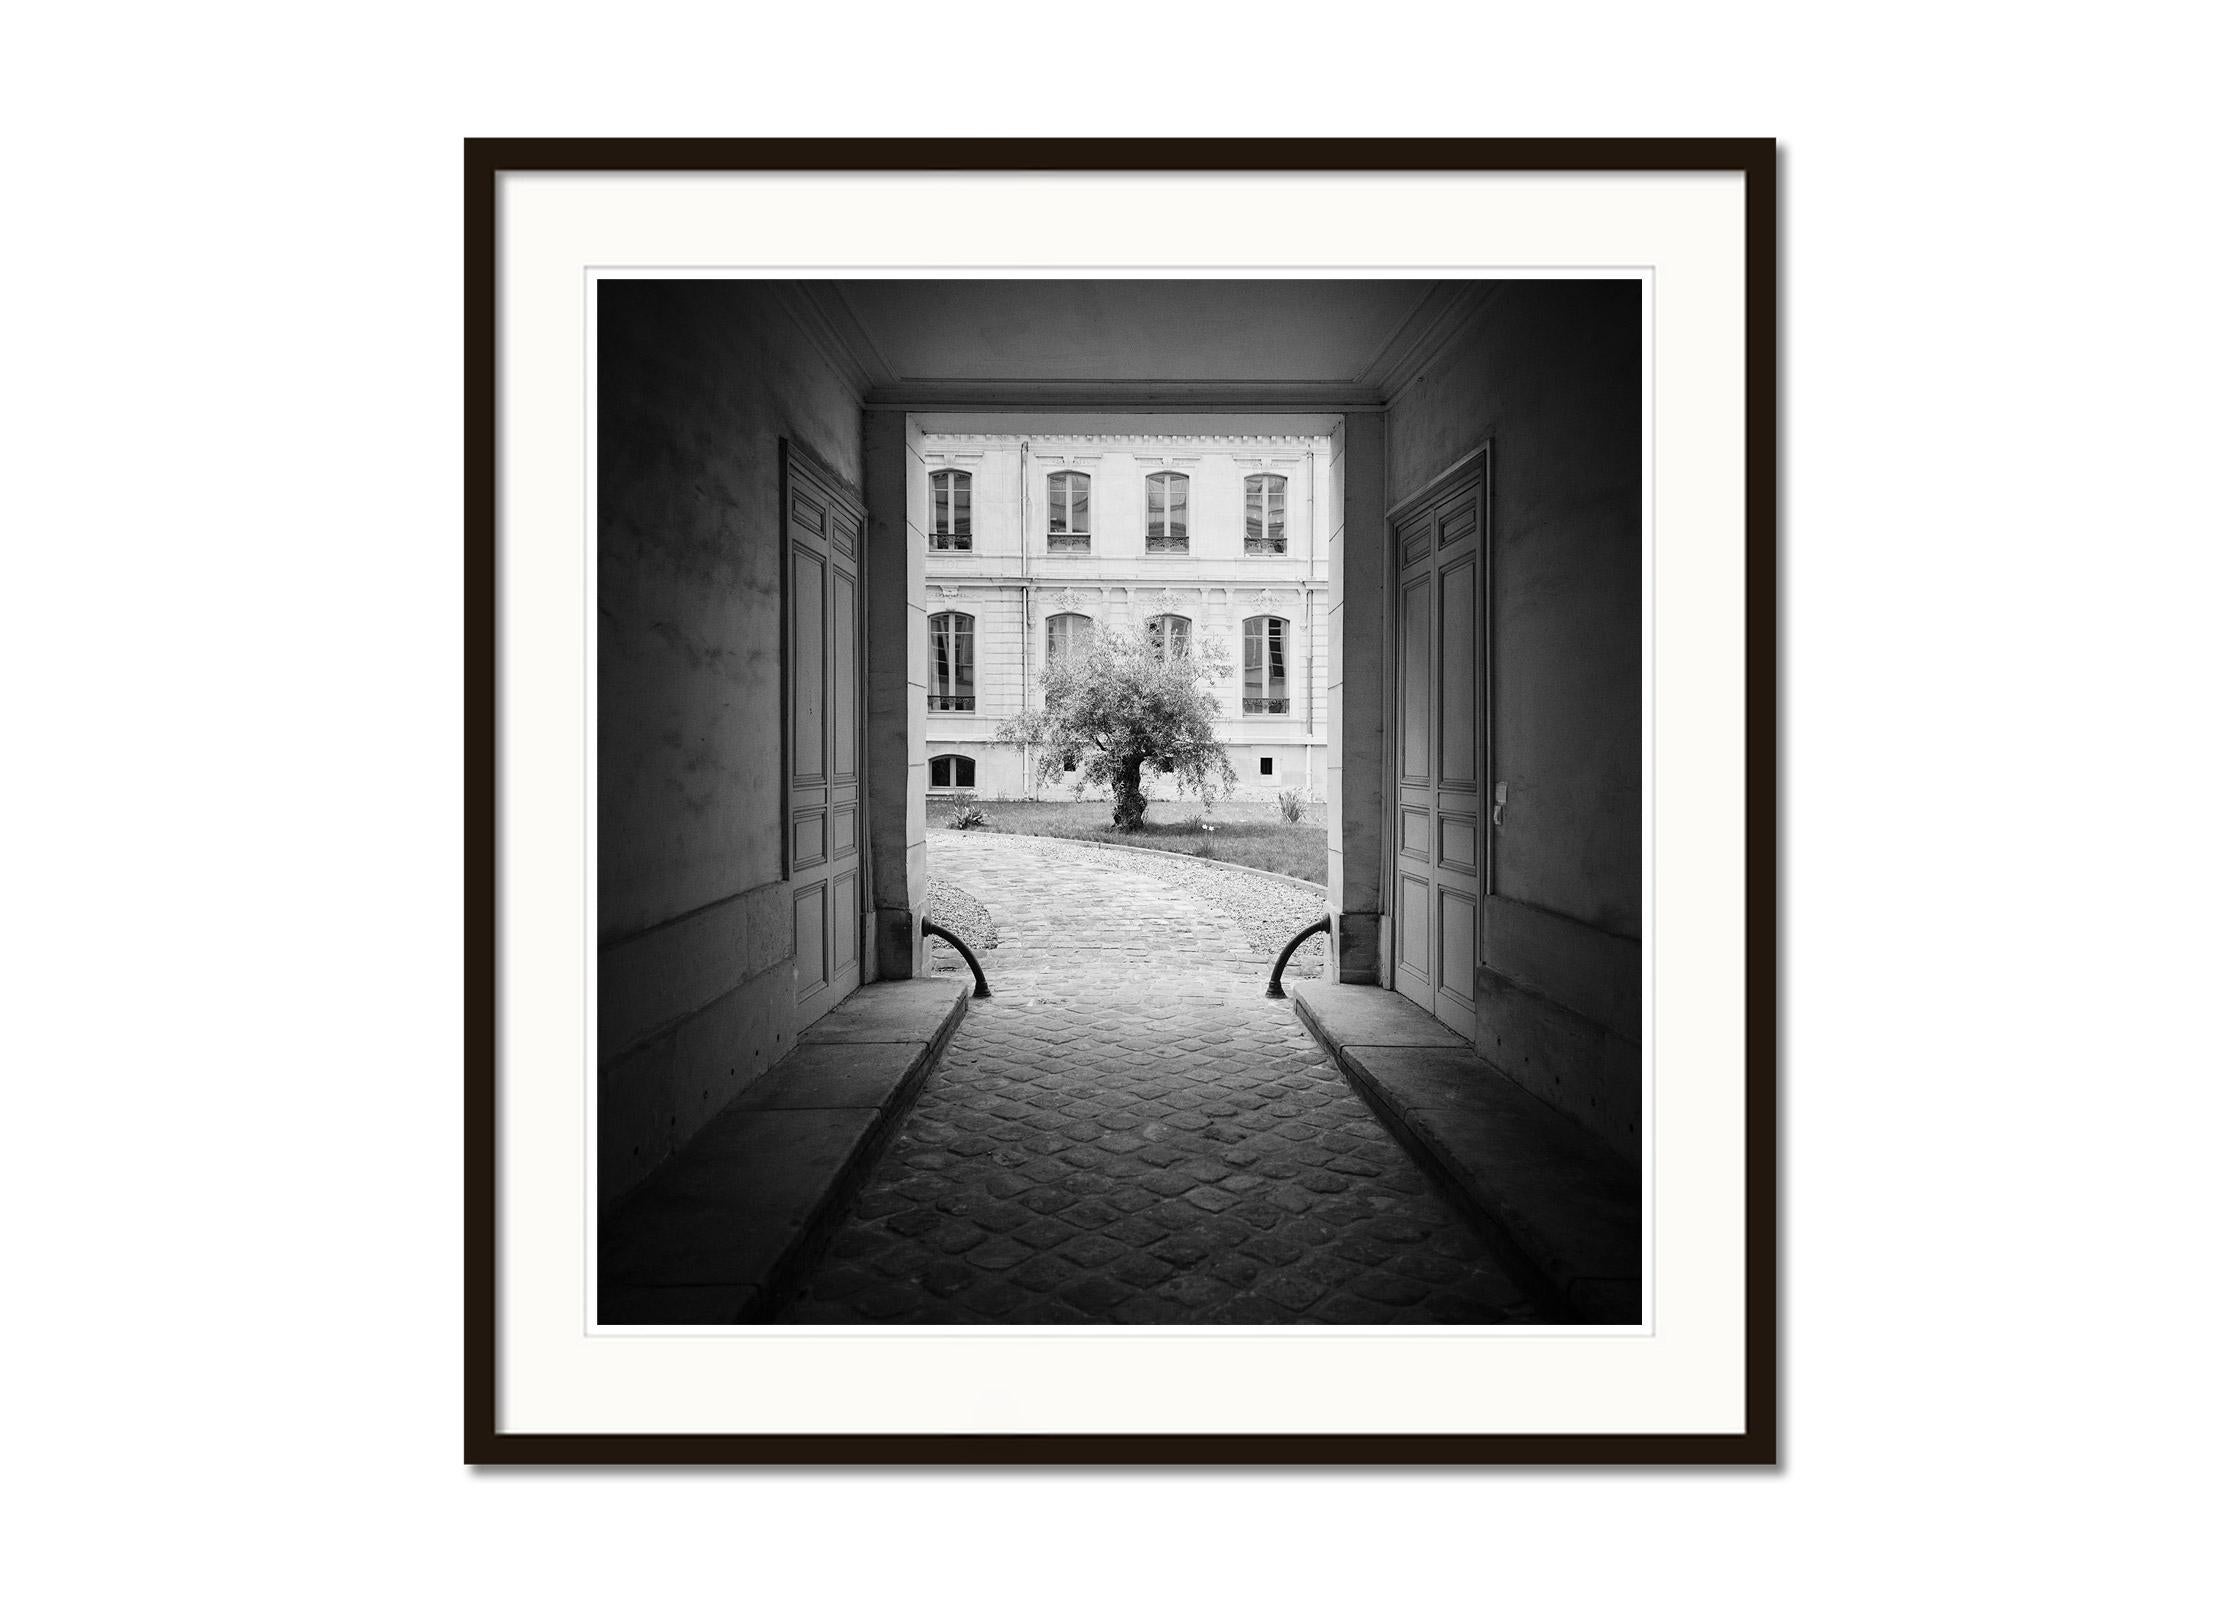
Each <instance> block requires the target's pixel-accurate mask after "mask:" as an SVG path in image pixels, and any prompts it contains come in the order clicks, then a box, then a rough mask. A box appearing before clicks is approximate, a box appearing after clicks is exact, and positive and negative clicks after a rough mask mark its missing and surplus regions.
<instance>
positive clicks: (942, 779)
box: [926, 756, 980, 789]
mask: <svg viewBox="0 0 2240 1600" xmlns="http://www.w3.org/2000/svg"><path fill="white" fill-rule="evenodd" d="M926 766H927V768H928V770H929V777H928V782H929V783H930V785H931V786H932V787H933V788H936V789H969V788H971V787H972V786H973V779H975V778H977V777H978V776H979V775H980V767H979V763H978V762H976V761H974V760H973V759H972V757H970V756H935V757H934V758H933V759H932V760H931V761H929V762H927V763H926Z"/></svg>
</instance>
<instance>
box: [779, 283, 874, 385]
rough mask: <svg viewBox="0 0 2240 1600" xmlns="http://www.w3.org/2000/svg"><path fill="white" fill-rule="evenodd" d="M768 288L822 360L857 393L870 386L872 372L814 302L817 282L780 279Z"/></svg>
mask: <svg viewBox="0 0 2240 1600" xmlns="http://www.w3.org/2000/svg"><path fill="white" fill-rule="evenodd" d="M771 289H772V292H773V293H774V294H775V296H776V298H777V301H778V304H779V305H780V306H781V307H783V308H784V310H785V312H786V314H787V315H788V316H790V317H791V318H792V319H793V323H794V326H795V327H797V328H799V329H800V330H801V331H802V333H803V334H804V335H806V336H807V338H808V340H809V342H810V343H811V344H813V345H815V346H816V349H817V354H819V355H821V356H823V357H824V359H825V364H826V365H827V366H829V367H831V368H832V370H833V371H834V372H836V373H838V374H839V375H840V378H841V379H842V381H843V382H845V383H847V384H848V385H849V386H850V387H852V388H853V389H854V390H855V392H856V393H857V394H858V395H861V394H863V393H864V392H865V391H866V390H868V389H869V388H870V387H871V374H870V373H869V372H868V371H866V370H865V368H864V365H863V363H862V362H861V361H860V360H858V359H857V357H856V354H855V352H854V351H853V350H851V349H849V348H848V342H847V341H846V340H845V339H843V338H842V337H841V336H840V334H839V331H838V330H837V329H835V328H834V327H833V326H832V323H831V321H830V320H829V319H828V318H827V317H826V316H825V313H824V308H823V307H822V306H820V305H818V304H817V296H816V286H815V285H813V284H810V283H804V282H797V281H789V280H783V279H781V280H778V281H776V282H774V283H773V284H772V285H771Z"/></svg>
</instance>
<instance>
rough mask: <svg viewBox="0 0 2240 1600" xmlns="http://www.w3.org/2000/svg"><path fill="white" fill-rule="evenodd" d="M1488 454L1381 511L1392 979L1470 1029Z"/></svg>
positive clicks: (1484, 756)
mask: <svg viewBox="0 0 2240 1600" xmlns="http://www.w3.org/2000/svg"><path fill="white" fill-rule="evenodd" d="M1486 500H1487V494H1486V457H1485V455H1484V454H1483V453H1480V454H1478V455H1474V456H1472V457H1471V459H1470V460H1469V461H1467V462H1465V463H1464V464H1463V465H1462V466H1460V467H1458V468H1456V469H1455V470H1454V471H1453V472H1451V473H1449V474H1448V475H1447V476H1446V477H1444V478H1442V479H1441V480H1440V481H1439V482H1438V483H1437V484H1435V485H1433V486H1432V488H1431V489H1430V490H1429V491H1428V492H1427V493H1425V494H1423V495H1421V496H1419V497H1418V498H1417V499H1416V500H1414V501H1412V502H1410V503H1409V504H1408V505H1405V506H1403V507H1402V508H1401V510H1400V513H1399V514H1398V515H1397V516H1396V517H1394V518H1393V523H1392V528H1393V538H1394V548H1395V550H1396V552H1397V554H1396V560H1397V562H1398V572H1397V574H1396V584H1395V588H1394V595H1395V603H1394V618H1395V625H1396V627H1395V631H1396V634H1397V640H1398V644H1399V667H1400V671H1399V681H1398V685H1397V693H1396V701H1397V704H1396V707H1395V710H1396V712H1397V718H1396V722H1397V731H1398V735H1399V737H1398V738H1397V740H1396V741H1395V751H1394V757H1395V764H1396V766H1397V767H1398V771H1397V773H1396V774H1395V777H1396V779H1397V781H1396V783H1395V784H1394V786H1393V793H1394V795H1395V796H1396V801H1395V805H1396V814H1395V816H1394V819H1393V822H1394V827H1393V833H1392V841H1393V842H1392V850H1393V873H1392V883H1393V906H1392V974H1393V987H1395V988H1396V989H1398V990H1399V991H1400V992H1401V993H1402V994H1404V995H1406V996H1407V997H1408V998H1409V999H1410V1000H1413V1001H1414V1002H1415V1003H1416V1004H1417V1005H1419V1006H1422V1007H1423V1008H1424V1009H1425V1010H1426V1011H1429V1012H1430V1013H1431V1014H1432V1015H1434V1016H1436V1017H1437V1018H1438V1019H1439V1020H1440V1021H1441V1022H1443V1023H1445V1024H1446V1025H1447V1026H1448V1027H1450V1028H1453V1029H1454V1030H1455V1031H1456V1032H1458V1033H1460V1034H1462V1035H1463V1036H1464V1037H1468V1036H1469V1035H1470V1033H1471V1029H1472V1025H1473V1023H1474V1022H1475V1021H1476V1018H1477V1000H1476V987H1475V986H1476V980H1477V967H1478V902H1479V896H1480V895H1481V894H1482V893H1483V892H1484V887H1483V885H1484V873H1485V862H1486V854H1487V849H1488V843H1487V839H1486V828H1485V821H1484V809H1485V807H1484V796H1485V788H1486V768H1487V765H1488V762H1489V761H1490V759H1491V753H1490V752H1489V751H1488V750H1487V749H1486V748H1485V745H1486V671H1485V663H1486V641H1485V615H1486V605H1485V595H1486V573H1485V561H1486V549H1487V539H1486V532H1485V529H1486Z"/></svg>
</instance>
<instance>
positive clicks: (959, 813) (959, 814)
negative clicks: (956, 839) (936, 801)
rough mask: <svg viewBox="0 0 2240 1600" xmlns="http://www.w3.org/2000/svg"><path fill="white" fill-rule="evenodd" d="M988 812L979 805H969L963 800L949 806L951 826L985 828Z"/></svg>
mask: <svg viewBox="0 0 2240 1600" xmlns="http://www.w3.org/2000/svg"><path fill="white" fill-rule="evenodd" d="M987 825H988V814H987V813H986V812H985V811H982V810H981V809H980V808H979V807H978V806H968V805H966V804H964V803H963V802H962V801H959V802H957V803H956V804H955V805H952V806H951V807H950V808H949V826H950V827H952V828H985V827H986V826H987Z"/></svg>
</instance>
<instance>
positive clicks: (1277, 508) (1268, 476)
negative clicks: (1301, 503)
mask: <svg viewBox="0 0 2240 1600" xmlns="http://www.w3.org/2000/svg"><path fill="white" fill-rule="evenodd" d="M1283 491H1284V480H1283V478H1282V477H1281V476H1280V475H1279V474H1277V473H1273V472H1256V473H1254V474H1253V475H1252V476H1251V477H1249V478H1247V479H1245V480H1244V553H1245V554H1246V555H1248V556H1280V555H1282V554H1283V548H1284V538H1283Z"/></svg>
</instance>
